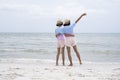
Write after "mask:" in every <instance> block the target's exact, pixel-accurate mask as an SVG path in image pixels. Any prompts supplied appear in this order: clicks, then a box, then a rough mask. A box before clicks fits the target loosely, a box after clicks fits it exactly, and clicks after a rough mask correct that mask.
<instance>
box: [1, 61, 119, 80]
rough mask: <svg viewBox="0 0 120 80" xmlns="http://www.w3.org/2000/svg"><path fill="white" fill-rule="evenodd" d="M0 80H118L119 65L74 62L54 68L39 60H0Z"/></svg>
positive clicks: (52, 62) (52, 64)
mask: <svg viewBox="0 0 120 80" xmlns="http://www.w3.org/2000/svg"><path fill="white" fill-rule="evenodd" d="M0 80H120V63H115V62H114V63H100V62H99V63H96V62H83V64H82V65H79V64H78V63H77V62H74V65H73V66H72V67H70V66H67V63H66V66H62V65H61V64H60V65H59V66H55V61H52V60H40V59H0Z"/></svg>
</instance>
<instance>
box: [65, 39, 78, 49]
mask: <svg viewBox="0 0 120 80" xmlns="http://www.w3.org/2000/svg"><path fill="white" fill-rule="evenodd" d="M65 38H66V43H65V45H66V46H68V47H71V46H75V45H76V41H75V37H65Z"/></svg>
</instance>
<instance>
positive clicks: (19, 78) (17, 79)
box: [14, 77, 31, 80]
mask: <svg viewBox="0 0 120 80" xmlns="http://www.w3.org/2000/svg"><path fill="white" fill-rule="evenodd" d="M14 80H31V79H30V78H28V77H16V78H15V79H14Z"/></svg>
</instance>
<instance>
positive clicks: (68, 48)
mask: <svg viewBox="0 0 120 80" xmlns="http://www.w3.org/2000/svg"><path fill="white" fill-rule="evenodd" d="M67 52H68V58H69V61H70V65H69V66H72V65H73V63H72V57H71V51H70V47H67Z"/></svg>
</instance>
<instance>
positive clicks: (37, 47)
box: [0, 33, 120, 62]
mask: <svg viewBox="0 0 120 80" xmlns="http://www.w3.org/2000/svg"><path fill="white" fill-rule="evenodd" d="M76 40H77V47H78V50H79V52H80V55H81V59H82V61H90V62H120V33H89V34H88V33H76ZM56 41H57V40H56V37H55V34H54V33H0V59H3V58H5V59H6V58H32V59H52V60H55V59H56V53H57V48H56ZM71 50H72V58H73V60H74V61H77V57H76V55H75V53H74V51H73V49H71ZM65 56H66V60H68V57H67V51H66V50H65ZM60 57H61V56H60Z"/></svg>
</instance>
